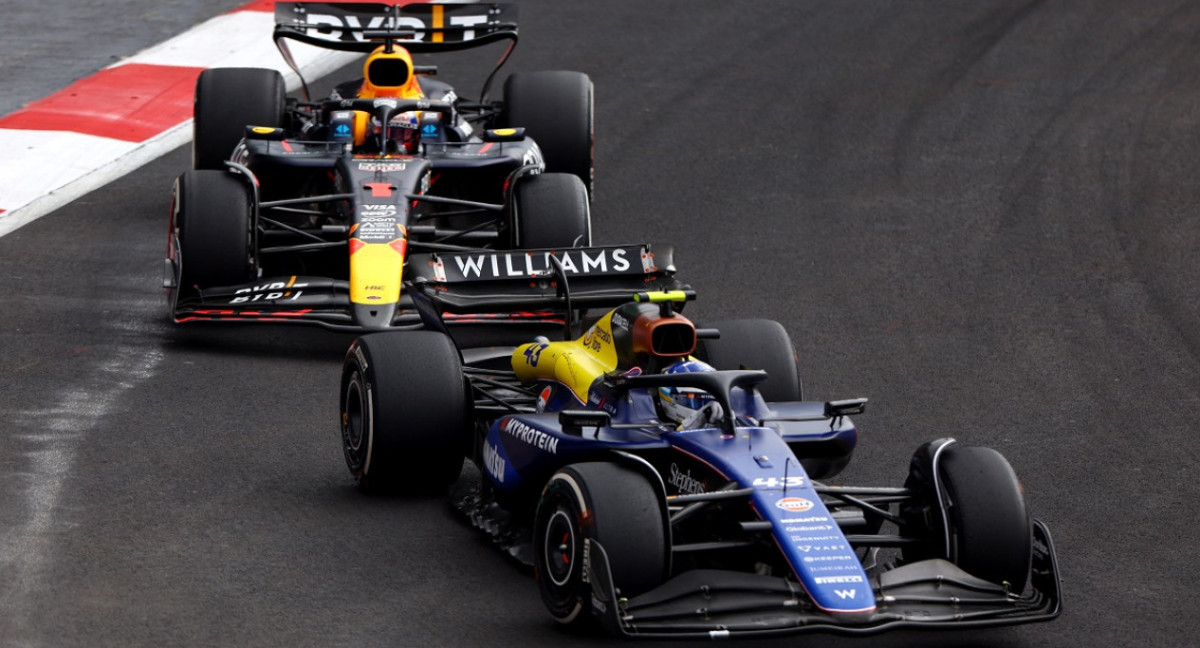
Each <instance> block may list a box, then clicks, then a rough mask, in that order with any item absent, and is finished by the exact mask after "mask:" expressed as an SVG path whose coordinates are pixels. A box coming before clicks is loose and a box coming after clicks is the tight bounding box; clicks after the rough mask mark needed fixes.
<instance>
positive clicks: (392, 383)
mask: <svg viewBox="0 0 1200 648" xmlns="http://www.w3.org/2000/svg"><path fill="white" fill-rule="evenodd" d="M469 420H470V418H469V416H468V413H467V402H466V388H465V385H464V382H463V377H462V363H461V361H460V359H459V355H458V350H457V349H456V348H455V346H454V343H453V342H452V341H451V340H450V338H449V337H448V336H446V335H444V334H442V333H438V332H435V331H403V332H399V331H398V332H391V333H375V334H371V335H365V336H363V337H361V338H358V339H357V340H355V341H354V343H353V344H351V345H350V349H349V351H347V353H346V360H345V363H344V364H343V367H342V389H341V430H342V450H343V453H344V455H345V458H346V466H347V467H348V468H349V469H350V473H351V474H352V475H354V477H355V479H356V480H357V481H358V484H359V486H360V487H361V488H362V489H363V490H364V491H366V492H369V493H401V494H434V493H438V492H441V491H444V490H445V488H446V487H447V486H449V485H450V484H452V483H453V482H454V481H455V479H457V478H458V474H459V472H460V471H461V470H462V464H463V457H464V451H465V446H466V441H467V439H468V438H469V435H468V423H469Z"/></svg>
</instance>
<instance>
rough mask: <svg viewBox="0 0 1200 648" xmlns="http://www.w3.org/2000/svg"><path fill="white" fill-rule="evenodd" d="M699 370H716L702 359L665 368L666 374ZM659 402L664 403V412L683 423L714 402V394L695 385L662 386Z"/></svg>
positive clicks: (664, 372)
mask: <svg viewBox="0 0 1200 648" xmlns="http://www.w3.org/2000/svg"><path fill="white" fill-rule="evenodd" d="M699 371H716V369H714V368H713V367H712V366H711V365H709V364H708V363H706V362H702V361H700V360H682V361H680V362H676V363H675V364H673V365H671V366H669V367H667V368H666V369H664V370H663V374H665V375H673V374H685V373H696V372H699ZM658 396H659V402H660V403H662V408H663V414H665V415H666V416H667V418H669V419H671V420H673V421H675V422H676V423H683V422H684V421H685V420H687V419H688V418H690V417H691V416H692V415H694V414H695V413H696V412H697V411H698V410H700V409H701V408H703V407H704V406H705V405H708V404H709V403H711V402H713V401H714V400H716V399H714V398H713V397H712V394H709V393H708V392H706V391H704V390H701V389H696V388H695V387H673V386H672V387H660V388H659V389H658Z"/></svg>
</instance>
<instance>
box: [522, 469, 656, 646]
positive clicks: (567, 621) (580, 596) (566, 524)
mask: <svg viewBox="0 0 1200 648" xmlns="http://www.w3.org/2000/svg"><path fill="white" fill-rule="evenodd" d="M588 542H598V543H600V545H602V546H603V547H604V550H605V553H606V554H607V555H608V560H609V568H610V571H611V574H612V578H613V585H614V586H615V587H616V588H617V590H618V595H619V596H621V597H633V596H637V595H639V594H642V593H644V592H647V591H649V590H651V589H653V588H654V587H656V586H658V585H660V584H661V583H662V582H663V581H664V579H665V578H666V576H667V569H668V565H669V560H668V552H669V549H670V548H669V530H668V527H667V522H666V512H665V502H664V500H663V498H662V497H661V496H660V495H659V493H658V491H657V490H656V489H655V488H654V486H653V485H651V483H650V482H649V480H647V479H646V477H644V476H643V475H642V474H641V473H638V472H637V471H635V470H632V469H630V468H627V467H625V466H622V465H620V464H616V463H608V462H595V463H580V464H574V465H571V466H567V467H566V468H563V469H562V470H559V471H558V472H556V473H555V474H554V476H553V477H551V478H550V481H549V482H547V483H546V487H545V489H544V490H543V491H542V497H541V500H540V501H539V503H538V507H537V514H536V517H535V520H534V552H535V555H534V568H535V570H536V574H537V582H538V590H539V591H540V592H541V595H542V601H543V602H544V603H545V605H546V609H547V610H548V611H549V612H550V615H551V616H552V617H554V620H555V621H558V622H559V623H562V624H564V625H570V626H580V625H585V624H587V623H589V622H590V621H591V618H592V617H591V615H590V614H587V607H588V602H589V601H590V600H591V589H590V586H589V584H588V583H587V582H586V581H585V580H584V570H586V569H587V565H586V564H585V560H584V555H585V553H587V552H586V550H585V543H588Z"/></svg>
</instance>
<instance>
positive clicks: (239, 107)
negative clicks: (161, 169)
mask: <svg viewBox="0 0 1200 648" xmlns="http://www.w3.org/2000/svg"><path fill="white" fill-rule="evenodd" d="M286 90H287V86H286V85H284V82H283V75H281V74H280V73H279V72H278V71H276V70H266V69H261V68H213V69H209V70H205V71H203V72H201V73H200V77H199V78H198V79H197V80H196V99H195V105H194V107H193V117H194V121H193V124H192V129H193V132H192V135H193V138H192V166H193V167H194V168H196V169H218V170H219V169H222V168H224V165H225V160H228V159H229V157H230V154H231V153H233V149H234V147H236V146H237V144H238V142H240V141H241V140H242V135H243V134H244V133H245V131H246V126H266V127H270V128H278V127H280V126H282V125H283V123H284V110H285V108H286V105H287V95H286Z"/></svg>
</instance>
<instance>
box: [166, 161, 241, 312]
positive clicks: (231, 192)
mask: <svg viewBox="0 0 1200 648" xmlns="http://www.w3.org/2000/svg"><path fill="white" fill-rule="evenodd" d="M174 194H175V196H174V205H175V209H174V212H173V214H172V219H173V227H172V231H173V234H174V235H175V236H176V237H177V238H176V239H175V241H174V242H173V244H177V245H178V249H177V250H176V252H177V255H176V257H177V258H176V260H177V262H178V263H179V265H180V273H179V287H178V289H179V290H182V291H185V292H187V291H193V290H195V289H200V288H212V287H216V286H235V285H238V284H242V283H246V282H248V281H251V280H252V279H253V278H254V265H253V253H254V249H253V240H254V235H253V214H254V204H253V200H254V199H253V196H252V195H251V191H250V187H249V186H248V185H247V183H246V181H245V180H243V179H242V178H240V177H238V176H237V175H235V174H233V173H229V172H226V171H185V172H184V173H183V174H182V175H180V176H179V177H178V178H177V179H176V180H175V191H174Z"/></svg>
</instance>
